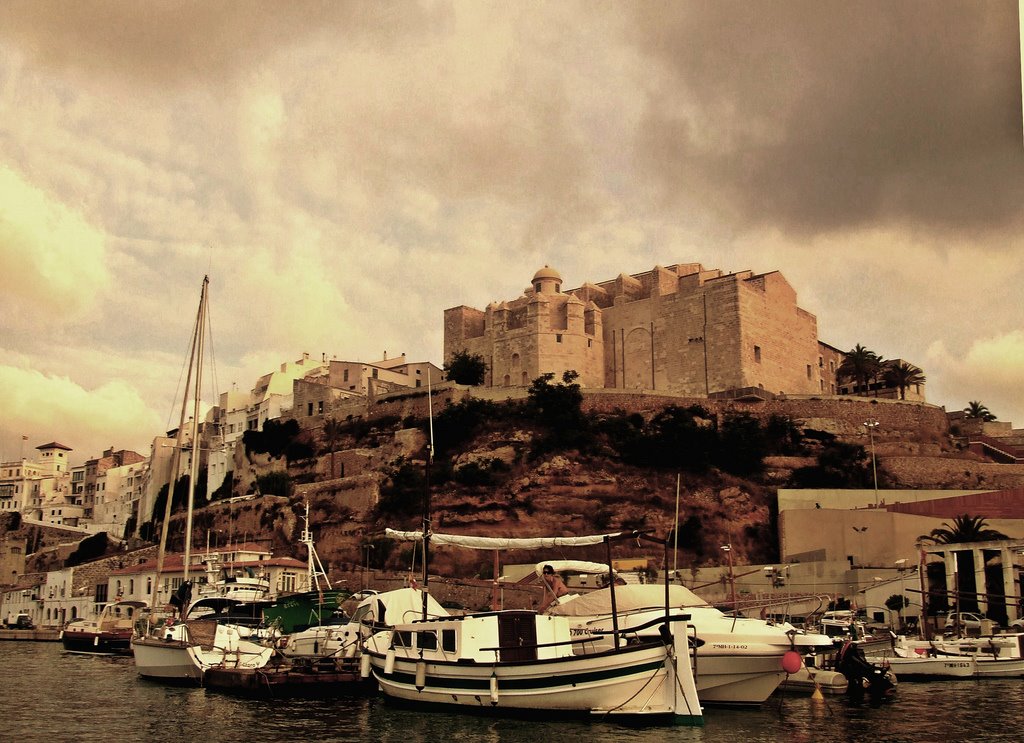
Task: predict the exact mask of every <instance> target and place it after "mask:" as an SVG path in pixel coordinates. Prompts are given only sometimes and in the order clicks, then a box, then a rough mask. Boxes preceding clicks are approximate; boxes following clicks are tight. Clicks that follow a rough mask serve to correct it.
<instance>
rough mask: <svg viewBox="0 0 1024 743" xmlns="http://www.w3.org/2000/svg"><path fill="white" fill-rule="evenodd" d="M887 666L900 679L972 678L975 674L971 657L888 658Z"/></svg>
mask: <svg viewBox="0 0 1024 743" xmlns="http://www.w3.org/2000/svg"><path fill="white" fill-rule="evenodd" d="M887 661H888V663H889V667H890V668H892V670H893V672H894V673H895V674H896V678H899V679H902V680H925V679H946V678H972V677H973V676H974V675H975V665H976V664H975V662H974V659H973V658H955V657H950V656H944V657H939V658H924V657H921V658H888V659H887Z"/></svg>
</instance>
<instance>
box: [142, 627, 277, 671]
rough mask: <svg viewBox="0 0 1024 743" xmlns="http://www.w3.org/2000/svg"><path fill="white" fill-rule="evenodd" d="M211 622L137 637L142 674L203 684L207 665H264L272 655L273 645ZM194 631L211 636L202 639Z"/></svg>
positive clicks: (237, 666)
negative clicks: (245, 636) (243, 636)
mask: <svg viewBox="0 0 1024 743" xmlns="http://www.w3.org/2000/svg"><path fill="white" fill-rule="evenodd" d="M212 624H213V623H212V622H209V621H207V620H199V621H196V622H190V623H185V624H179V625H174V626H173V627H170V628H168V629H167V630H164V631H163V632H162V634H161V635H158V636H155V637H144V638H137V639H135V640H134V641H133V642H132V650H133V651H134V653H135V668H136V670H137V671H138V673H139V675H140V676H142V677H144V678H151V679H159V680H162V681H166V682H170V683H175V682H176V683H184V684H188V683H200V682H201V681H202V679H203V673H204V672H205V671H206V669H207V668H211V667H214V666H218V667H226V668H262V667H263V666H265V665H266V664H267V662H268V661H269V660H270V658H271V657H272V656H273V654H274V650H273V648H269V647H265V646H263V645H259V644H257V643H254V642H249V641H248V640H243V639H241V638H240V636H239V632H238V630H237V629H236V628H234V627H231V626H226V625H214V626H212V627H211V626H210V625H212ZM204 625H205V626H204ZM192 630H195V631H197V633H198V634H203V633H204V632H205V633H209V634H210V636H209V637H208V639H207V641H206V642H200V641H198V640H197V638H195V637H193V635H192Z"/></svg>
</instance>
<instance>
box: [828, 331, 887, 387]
mask: <svg viewBox="0 0 1024 743" xmlns="http://www.w3.org/2000/svg"><path fill="white" fill-rule="evenodd" d="M883 363H884V362H883V361H882V357H881V356H879V355H878V354H877V353H875V352H874V351H869V350H868V349H866V348H864V346H862V345H861V344H859V343H858V344H857V345H856V346H854V348H853V349H852V350H850V351H847V352H846V355H845V357H844V358H843V363H841V364H840V365H839V369H838V370H836V376H837V377H838V378H839V379H840V380H843V379H852V380H853V381H854V382H855V384H854V388H853V391H854V392H865V391H866V390H867V387H868V382H869V381H870V380H872V379H874V378H875V377H876V376H877V375H878V372H879V371H880V370H881V368H882V365H883Z"/></svg>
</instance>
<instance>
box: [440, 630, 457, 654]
mask: <svg viewBox="0 0 1024 743" xmlns="http://www.w3.org/2000/svg"><path fill="white" fill-rule="evenodd" d="M441 649H442V650H444V651H445V652H446V653H454V652H455V630H453V629H445V630H441Z"/></svg>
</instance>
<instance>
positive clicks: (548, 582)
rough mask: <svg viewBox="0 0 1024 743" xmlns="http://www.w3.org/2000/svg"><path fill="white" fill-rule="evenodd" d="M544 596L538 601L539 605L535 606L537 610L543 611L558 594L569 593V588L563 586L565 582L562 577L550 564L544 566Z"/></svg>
mask: <svg viewBox="0 0 1024 743" xmlns="http://www.w3.org/2000/svg"><path fill="white" fill-rule="evenodd" d="M543 572H544V598H543V599H542V600H541V602H540V606H539V607H537V611H538V612H543V611H544V610H545V609H547V608H548V607H549V606H551V604H552V603H553V602H554V601H555V599H557V598H559V597H560V596H564V595H565V594H567V593H569V589H568V588H566V587H565V582H564V581H563V580H562V577H561V576H560V575H558V574H557V573H556V572H555V569H554V568H553V567H551V566H550V565H545V566H544V571H543Z"/></svg>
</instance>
